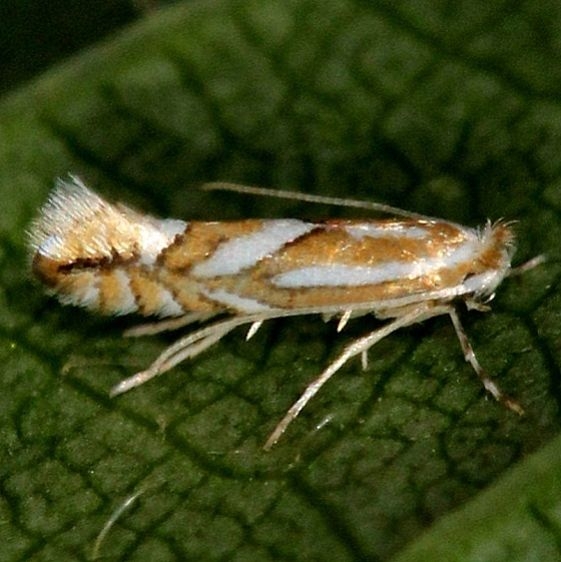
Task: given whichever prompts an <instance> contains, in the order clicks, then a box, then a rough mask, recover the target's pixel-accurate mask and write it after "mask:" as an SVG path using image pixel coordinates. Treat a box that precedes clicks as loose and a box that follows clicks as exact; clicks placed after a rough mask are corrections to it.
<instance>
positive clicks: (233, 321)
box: [110, 315, 262, 397]
mask: <svg viewBox="0 0 561 562" xmlns="http://www.w3.org/2000/svg"><path fill="white" fill-rule="evenodd" d="M260 319H262V317H259V316H257V315H253V316H235V317H233V318H228V319H226V320H222V321H220V322H215V323H214V324H211V325H210V326H205V327H204V328H201V329H200V330H196V331H195V332H192V333H190V334H187V335H186V336H185V337H183V338H181V339H179V340H178V341H176V342H175V343H174V344H172V345H170V346H169V347H168V348H167V349H165V350H164V351H163V352H162V353H161V354H160V356H159V357H158V358H157V359H156V360H155V361H154V362H153V363H152V364H151V365H150V366H149V367H148V369H146V370H144V371H139V372H138V373H135V374H134V375H132V376H130V377H128V378H126V379H123V380H122V381H121V382H119V383H117V384H116V385H115V386H114V387H113V388H112V389H111V392H110V396H112V397H113V396H117V395H118V394H123V393H124V392H127V391H128V390H130V389H131V388H134V387H136V386H140V385H141V384H144V383H145V382H147V381H149V380H150V379H152V378H154V377H156V376H158V375H161V374H162V373H165V372H166V371H169V370H170V369H172V368H173V367H175V366H176V365H178V364H179V363H181V362H182V361H185V359H189V358H191V357H195V356H196V355H198V354H199V353H202V352H203V351H204V350H205V349H207V348H209V347H210V346H211V345H213V344H215V343H216V342H217V341H219V340H220V339H222V338H223V337H224V336H225V335H226V334H227V333H228V332H231V331H232V330H233V329H234V328H237V327H238V326H240V325H242V324H248V323H254V322H257V321H259V320H260Z"/></svg>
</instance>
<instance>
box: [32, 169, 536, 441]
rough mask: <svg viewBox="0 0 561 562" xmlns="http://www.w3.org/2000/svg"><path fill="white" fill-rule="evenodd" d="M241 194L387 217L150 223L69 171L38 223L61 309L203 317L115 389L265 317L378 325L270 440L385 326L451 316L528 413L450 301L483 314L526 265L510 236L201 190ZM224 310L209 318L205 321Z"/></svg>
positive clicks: (494, 227)
mask: <svg viewBox="0 0 561 562" xmlns="http://www.w3.org/2000/svg"><path fill="white" fill-rule="evenodd" d="M208 188H210V189H213V188H222V189H224V188H226V189H231V190H234V191H238V192H246V193H257V194H259V195H263V194H265V195H272V196H280V197H286V198H292V199H298V200H305V201H317V202H320V203H328V204H333V203H335V204H337V203H339V204H341V203H342V204H343V205H347V206H356V207H364V208H370V209H374V210H377V211H383V212H386V213H387V212H390V213H392V214H394V215H395V216H399V217H401V218H390V219H384V220H363V219H355V220H346V219H333V220H326V221H321V222H309V221H304V220H298V219H274V220H270V219H266V220H265V219H251V220H239V221H232V222H202V221H191V222H185V221H181V220H174V219H158V218H154V217H152V216H149V215H145V214H142V213H139V212H137V211H135V210H133V209H131V208H130V207H127V206H125V205H122V204H113V203H109V202H107V201H105V200H104V199H102V198H101V197H99V196H98V195H97V194H95V193H94V192H93V191H91V190H90V189H88V188H87V187H86V186H85V185H84V184H83V183H82V181H81V180H80V179H79V178H77V177H72V176H70V178H69V179H68V180H59V181H58V185H57V187H56V189H55V190H54V191H53V192H52V193H51V195H50V197H49V199H48V200H47V202H46V203H45V205H44V206H43V208H42V209H41V210H40V213H39V216H38V218H37V219H36V220H35V221H34V222H33V224H32V226H31V229H30V233H29V240H30V246H31V250H32V254H33V258H32V268H33V272H34V274H35V275H36V276H37V277H38V278H39V280H40V281H42V282H43V283H44V284H45V285H46V286H47V288H48V291H49V292H50V293H52V294H54V295H56V296H57V297H58V299H59V300H60V301H61V302H62V303H63V304H72V305H77V306H83V307H85V308H88V309H90V310H94V311H97V312H101V313H103V314H115V315H122V314H129V313H133V312H135V313H139V314H141V315H144V316H158V317H160V318H162V319H163V320H161V321H159V322H156V323H152V324H147V325H143V326H138V327H136V328H133V329H132V330H129V332H128V335H135V336H139V335H147V334H154V333H158V332H160V331H164V330H171V329H177V328H180V327H183V326H186V325H188V324H191V323H193V322H206V324H205V325H204V326H203V327H201V328H199V329H197V330H195V331H192V332H191V333H189V334H187V335H186V336H184V337H182V338H180V339H179V340H178V341H177V342H175V343H174V344H173V345H171V346H170V347H169V348H167V349H166V350H165V351H164V352H163V353H162V354H161V355H160V356H159V357H158V358H157V359H156V360H155V361H154V362H153V363H152V365H150V366H149V367H148V368H147V369H146V370H144V371H141V372H139V373H136V374H135V375H132V376H131V377H129V378H127V379H125V380H123V381H121V382H120V383H119V384H117V385H116V386H115V387H114V388H113V390H112V391H111V394H112V396H115V395H117V394H121V393H123V392H126V391H127V390H129V389H131V388H133V387H136V386H138V385H140V384H143V383H144V382H146V381H148V380H150V379H151V378H153V377H155V376H157V375H160V374H162V373H164V372H166V371H168V370H169V369H171V368H173V367H174V366H175V365H177V364H178V363H180V362H181V361H183V360H185V359H187V358H191V357H195V356H196V355H198V354H199V353H201V352H202V351H204V350H205V349H207V348H208V347H210V346H211V345H213V344H214V343H216V342H217V341H218V340H220V339H221V338H222V337H223V336H224V335H226V334H227V333H228V332H230V331H231V330H233V329H234V328H236V327H238V326H241V325H244V324H247V325H249V331H248V334H247V338H248V339H249V338H250V337H252V336H253V335H254V334H255V332H256V331H257V330H258V329H259V327H260V326H261V324H262V323H263V322H264V321H265V320H269V319H272V318H280V317H287V316H295V315H301V314H321V315H323V317H324V318H326V319H330V318H337V319H338V325H337V331H340V330H342V329H343V328H344V326H345V324H346V323H347V322H348V320H349V319H350V318H353V317H356V316H360V315H364V314H367V313H372V314H374V315H375V316H376V317H377V318H379V319H381V320H385V321H386V322H385V323H384V324H383V325H382V326H381V327H379V328H378V329H376V330H374V331H372V332H370V333H368V334H366V335H364V336H362V337H360V338H358V339H357V340H355V341H353V342H352V343H350V344H349V345H348V346H347V347H346V348H345V349H344V350H343V351H342V352H341V354H340V355H339V356H338V357H337V358H336V359H335V360H334V361H333V362H332V363H331V364H330V365H329V366H328V367H327V368H326V369H325V370H324V371H323V372H322V373H321V374H320V375H319V376H318V377H317V378H316V379H315V380H314V381H313V382H312V383H311V384H310V385H309V386H308V387H307V388H306V389H305V391H304V393H303V394H302V395H301V397H300V398H299V399H298V400H297V401H296V402H295V403H294V404H293V406H292V407H291V408H290V409H289V410H288V412H287V413H286V415H285V417H284V418H283V419H282V420H281V422H280V423H279V424H278V425H277V427H276V428H275V430H274V431H273V433H272V434H271V435H270V437H269V438H268V440H267V442H266V443H265V448H266V449H269V448H270V447H272V446H273V445H274V444H275V443H276V442H277V441H278V439H279V438H280V437H281V435H282V434H283V433H284V431H285V430H286V428H287V427H288V425H289V424H290V422H291V421H292V420H294V419H295V418H296V417H297V416H298V414H299V413H300V411H301V410H302V409H303V408H304V406H305V405H306V404H307V403H308V401H309V400H310V399H311V398H312V397H313V396H314V395H315V394H316V393H317V392H318V390H319V389H320V388H321V387H322V386H323V385H324V384H325V383H326V382H327V381H328V380H329V379H330V378H331V376H333V374H334V373H335V372H336V371H338V370H339V369H340V368H341V367H342V366H343V365H344V364H345V363H346V362H347V361H349V360H350V359H351V358H352V357H355V356H357V355H360V356H361V358H362V364H363V366H366V360H367V357H366V354H367V352H368V350H369V349H370V348H371V347H372V346H373V345H374V344H375V343H377V342H378V341H380V340H381V339H383V338H385V337H386V336H388V335H389V334H391V333H392V332H394V331H396V330H398V329H400V328H403V327H405V326H409V325H411V324H414V323H416V322H422V321H424V320H427V319H428V318H432V317H434V316H440V315H443V314H445V315H448V316H449V317H450V319H451V320H452V324H453V326H454V329H455V331H456V334H457V336H458V340H459V342H460V346H461V348H462V351H463V354H464V357H465V360H466V361H467V362H468V363H469V364H470V365H471V366H472V367H473V370H474V371H475V373H476V374H477V376H478V377H479V379H480V380H481V382H482V383H483V385H484V387H485V389H486V390H487V391H488V392H489V393H490V394H491V395H492V396H493V397H494V398H495V399H496V400H498V401H499V402H501V403H502V404H504V405H505V406H507V407H508V408H510V409H511V410H513V411H514V412H517V413H519V414H521V413H522V408H521V407H520V405H519V404H518V403H517V402H515V401H514V400H512V399H511V398H509V397H508V396H506V395H505V394H503V392H502V391H501V390H500V389H499V387H498V386H497V385H496V384H495V383H494V382H493V381H492V380H491V379H490V378H489V376H488V375H487V374H486V372H485V371H484V370H483V368H482V367H481V366H480V364H479V362H478V361H477V358H476V356H475V354H474V352H473V350H472V347H471V345H470V343H469V340H468V338H467V336H466V334H465V332H464V330H463V328H462V325H461V323H460V319H459V316H458V313H457V311H456V305H457V303H459V302H463V303H464V304H465V305H466V306H467V308H468V309H475V310H479V311H487V310H489V307H488V305H487V302H488V301H489V300H490V299H491V298H492V297H493V294H494V291H495V289H496V288H497V287H498V285H499V284H500V283H501V281H502V280H503V279H504V278H505V277H507V276H508V275H511V274H512V273H513V272H514V271H516V272H518V271H521V270H525V269H528V268H530V267H534V266H535V265H537V263H539V262H541V261H542V258H541V257H538V258H535V259H534V260H531V261H530V262H528V263H527V264H525V265H523V266H520V267H519V268H517V269H512V268H511V259H512V256H513V253H514V234H513V231H512V228H511V225H510V224H508V223H505V222H502V221H498V222H495V223H491V222H487V224H485V225H484V226H482V227H481V228H478V229H473V228H469V227H466V226H461V225H458V224H454V223H452V222H449V221H445V220H441V219H435V218H431V217H426V216H422V215H417V214H415V213H409V212H407V211H403V210H400V209H395V208H393V207H388V206H385V205H381V204H376V203H367V202H361V201H349V200H338V199H332V198H328V197H318V196H313V195H306V194H297V193H296V194H294V193H291V192H282V191H278V190H266V189H263V188H251V187H244V186H231V185H229V184H224V185H221V184H218V186H216V185H213V184H209V186H208ZM218 315H222V316H224V317H223V318H220V319H219V320H217V321H214V322H211V321H210V320H211V318H213V317H216V316H218Z"/></svg>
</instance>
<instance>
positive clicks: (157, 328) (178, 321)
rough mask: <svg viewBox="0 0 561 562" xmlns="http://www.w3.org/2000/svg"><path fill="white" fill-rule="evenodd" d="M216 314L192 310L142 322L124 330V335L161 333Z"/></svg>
mask: <svg viewBox="0 0 561 562" xmlns="http://www.w3.org/2000/svg"><path fill="white" fill-rule="evenodd" d="M213 316H215V314H201V313H199V312H190V313H189V314H184V315H183V316H178V317H177V318H168V319H166V320H160V321H158V322H149V323H147V324H140V325H138V326H133V327H132V328H129V329H128V330H125V331H124V332H123V335H124V336H125V337H127V338H137V337H139V336H152V335H154V334H159V333H160V332H167V331H170V330H177V329H179V328H183V327H184V326H188V325H189V324H193V323H194V322H204V321H205V320H208V319H210V318H212V317H213Z"/></svg>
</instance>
